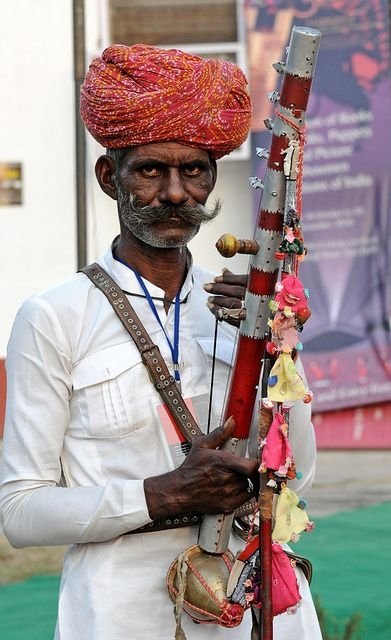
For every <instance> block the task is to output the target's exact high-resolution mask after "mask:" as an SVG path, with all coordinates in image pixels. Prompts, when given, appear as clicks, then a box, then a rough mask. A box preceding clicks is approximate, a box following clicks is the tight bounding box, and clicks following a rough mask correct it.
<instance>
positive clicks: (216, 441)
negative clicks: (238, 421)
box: [197, 416, 235, 449]
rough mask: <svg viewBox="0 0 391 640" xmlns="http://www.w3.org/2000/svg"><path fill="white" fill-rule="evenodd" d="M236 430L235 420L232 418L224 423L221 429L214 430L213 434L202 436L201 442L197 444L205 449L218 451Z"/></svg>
mask: <svg viewBox="0 0 391 640" xmlns="http://www.w3.org/2000/svg"><path fill="white" fill-rule="evenodd" d="M234 430H235V420H234V419H233V417H232V416H231V417H230V418H228V420H226V421H225V422H224V424H223V425H222V426H221V427H218V428H217V429H214V430H213V431H212V432H211V433H208V434H207V435H206V436H200V438H199V441H198V442H197V444H198V446H199V447H202V448H205V449H217V448H218V447H221V445H222V444H224V442H225V441H226V440H228V438H230V437H231V436H232V434H233V432H234Z"/></svg>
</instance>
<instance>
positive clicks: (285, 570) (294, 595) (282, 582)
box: [272, 542, 301, 616]
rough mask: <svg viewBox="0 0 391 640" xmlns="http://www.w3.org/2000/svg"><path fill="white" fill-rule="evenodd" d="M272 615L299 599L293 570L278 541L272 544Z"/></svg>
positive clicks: (296, 602)
mask: <svg viewBox="0 0 391 640" xmlns="http://www.w3.org/2000/svg"><path fill="white" fill-rule="evenodd" d="M272 576H273V586H272V599H273V615H274V616H278V615H279V614H280V613H284V612H285V611H287V610H288V609H290V608H291V607H295V606H296V605H297V604H298V603H299V602H300V600H301V595H300V593H299V588H298V585H297V580H296V574H295V570H294V568H293V566H292V564H291V561H290V559H289V558H288V556H287V555H286V553H285V551H284V550H283V548H282V547H281V545H280V544H278V542H274V543H273V544H272Z"/></svg>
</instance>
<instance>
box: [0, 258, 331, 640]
mask: <svg viewBox="0 0 391 640" xmlns="http://www.w3.org/2000/svg"><path fill="white" fill-rule="evenodd" d="M99 263H100V264H101V266H103V268H104V269H105V270H106V271H107V272H108V273H109V274H110V275H111V277H112V278H113V279H114V280H115V281H116V282H117V284H118V285H119V286H120V287H121V288H122V289H123V290H124V291H127V292H131V293H135V294H138V295H135V296H130V297H129V300H130V302H131V304H132V306H133V307H134V309H135V311H136V313H137V314H138V316H139V317H140V318H141V320H142V322H143V323H144V326H145V328H146V330H147V331H148V333H149V334H150V336H151V338H152V340H153V341H154V342H155V343H156V344H157V345H158V346H159V348H160V350H161V353H162V355H163V357H164V358H165V360H166V362H167V363H168V364H169V365H170V364H171V353H170V350H169V347H168V345H167V341H166V338H165V336H164V333H163V331H162V330H161V327H160V326H159V324H158V323H157V320H156V318H155V317H154V316H153V314H152V313H151V311H150V308H149V306H148V303H147V302H146V300H145V298H143V297H141V296H140V295H139V294H141V293H142V292H141V291H140V287H139V285H138V283H137V280H136V278H135V276H134V274H133V272H132V271H131V270H130V269H128V268H127V267H126V266H124V265H123V264H121V263H119V262H117V261H115V260H114V259H113V257H112V253H111V249H110V250H109V251H108V252H107V253H106V254H105V256H104V257H103V258H102V259H101V260H100V261H99ZM212 278H213V275H212V274H210V273H209V272H206V271H204V270H202V269H200V268H198V267H191V268H190V269H189V272H188V275H187V278H186V281H185V283H184V286H183V288H182V291H181V308H180V348H179V370H180V375H181V384H182V393H183V395H184V397H185V398H186V397H194V396H200V395H202V394H208V393H209V381H210V370H211V353H212V341H213V333H214V318H213V315H212V314H211V313H210V312H209V310H208V309H207V307H206V300H207V294H206V293H205V291H204V290H203V288H202V285H203V284H204V283H205V282H210V281H211V279H212ZM147 286H148V290H149V292H150V295H151V296H154V298H157V299H156V300H155V305H156V308H157V311H158V313H159V316H160V319H161V321H162V323H163V325H164V327H165V329H166V331H167V333H168V334H169V335H172V331H173V322H174V309H173V306H171V308H170V309H169V311H168V314H166V313H165V311H164V308H163V302H162V301H159V298H160V299H162V298H163V296H164V292H163V291H162V290H160V289H159V288H157V287H156V286H154V285H153V284H152V283H148V282H147ZM233 342H234V331H233V330H232V328H231V327H229V326H228V325H226V324H221V325H219V343H220V344H219V348H218V359H217V369H216V382H215V389H214V394H213V398H214V414H215V415H216V416H219V415H220V414H221V407H222V403H223V398H224V393H225V391H226V387H227V379H228V374H229V366H228V363H229V361H230V357H231V352H232V346H233ZM7 378H8V396H7V411H6V425H5V435H4V444H3V460H2V468H1V483H2V484H1V493H0V504H1V511H2V518H3V527H4V532H5V534H6V535H7V536H8V537H9V539H10V541H11V542H12V544H13V545H14V546H17V547H23V546H32V545H63V544H65V545H70V547H69V549H68V551H67V553H66V556H65V560H64V570H63V575H62V581H61V588H60V595H59V611H58V622H57V630H56V638H58V639H61V640H76V639H78V640H79V639H80V640H91V639H92V638H93V639H94V640H108V639H109V640H128V639H129V638H130V637H132V638H134V639H135V640H138V639H141V638H143V640H148V639H149V640H169V639H170V640H172V638H173V636H174V629H175V624H174V616H173V613H172V607H173V605H172V603H171V601H170V600H169V597H168V595H167V590H166V572H167V570H168V568H169V565H170V564H171V562H172V561H173V560H174V559H175V558H176V557H177V556H178V554H179V553H181V552H183V551H184V550H185V549H186V548H187V547H189V546H191V545H192V544H195V543H196V541H197V533H198V529H197V527H194V526H193V527H186V528H183V529H176V530H174V531H161V532H150V533H142V534H141V533H137V534H135V535H123V534H125V533H127V532H128V531H130V530H132V529H136V528H138V527H140V526H143V525H145V524H147V523H149V522H150V521H151V519H150V516H149V513H148V508H147V504H146V500H145V495H144V489H143V480H144V478H146V477H149V476H154V475H159V474H162V473H165V472H167V471H169V470H170V465H169V460H168V459H167V453H166V452H165V450H164V447H162V444H161V434H159V425H158V424H157V421H156V407H157V406H158V405H159V404H161V398H160V396H159V395H158V393H157V392H156V391H155V389H154V387H153V386H152V384H151V382H150V380H149V376H148V372H147V370H146V368H145V366H144V365H143V364H142V362H141V357H140V354H139V352H138V350H137V348H136V347H135V345H134V344H133V342H132V341H131V339H130V337H129V335H128V334H127V332H126V331H125V329H124V328H123V326H122V324H121V323H120V321H119V320H118V319H117V318H116V317H115V315H114V312H113V310H112V309H111V307H110V305H109V303H108V301H107V300H106V298H105V296H104V295H103V294H102V292H100V291H99V290H98V289H97V288H96V287H95V286H94V285H93V284H92V283H91V282H90V281H89V280H88V278H87V277H86V276H85V275H83V274H76V275H75V276H74V277H72V278H71V279H69V280H67V281H65V282H63V283H60V284H59V285H57V286H55V287H53V288H51V289H48V290H46V291H43V292H42V293H40V294H39V295H36V296H34V297H32V298H30V299H29V300H27V301H26V302H25V303H24V304H23V306H22V307H21V309H20V310H19V312H18V314H17V317H16V319H15V323H14V326H13V329H12V334H11V338H10V342H9V347H8V355H7ZM294 410H295V411H296V413H297V416H296V419H295V418H294V416H293V418H294V419H293V421H292V428H291V431H292V434H293V441H292V447H293V450H294V453H295V449H296V463H297V467H298V468H299V469H300V470H301V471H302V472H303V481H302V483H301V484H302V488H305V486H304V485H305V484H307V485H308V484H310V482H311V480H312V477H313V473H314V464H315V462H314V460H315V447H314V437H313V430H312V426H311V422H310V417H309V410H308V407H306V406H305V405H301V406H299V407H295V408H294ZM296 424H297V428H296V427H294V425H296ZM214 426H217V425H212V428H213V427H214ZM295 431H296V433H295ZM295 443H296V444H295ZM295 489H296V487H295ZM299 489H300V487H299ZM232 544H233V546H234V547H235V545H236V547H237V542H235V541H234V540H233V541H232ZM299 579H300V580H302V577H301V576H300V578H299ZM302 590H303V594H302V595H303V603H304V606H303V607H301V609H302V612H303V613H302V614H301V613H299V614H296V616H286V615H285V614H283V615H282V616H278V618H279V619H280V621H277V625H279V626H280V627H281V629H284V634H285V633H288V631H289V635H281V636H277V640H278V638H279V637H281V638H283V637H289V638H290V639H291V640H295V639H296V638H297V639H299V638H300V640H307V638H308V640H314V639H315V638H317V637H318V636H317V635H316V633H315V628H316V623H315V620H314V613H313V610H312V609H313V607H312V603H311V599H310V598H309V597H308V593H307V592H308V586H307V585H306V583H304V582H303V585H302ZM306 607H309V611H310V612H311V616H312V617H311V616H310V618H311V622H310V623H309V622H308V615H307V614H306V611H307V610H306ZM307 613H308V612H307ZM303 616H304V617H303ZM250 618H251V616H250V615H249V614H246V616H245V622H244V623H242V625H241V626H240V628H239V629H240V631H239V630H238V631H236V632H235V637H236V638H242V637H243V638H248V637H249V633H250V622H251V621H250ZM294 619H295V624H293V626H292V629H294V628H295V627H297V628H298V632H297V633H296V632H292V633H291V626H289V625H292V623H293V622H294ZM281 621H282V622H281ZM183 624H184V628H185V630H186V633H187V635H188V640H192V639H195V640H198V639H201V638H204V637H205V630H204V628H203V626H202V625H195V624H194V623H193V622H192V621H191V620H190V619H185V620H184V622H183ZM308 624H310V626H309V627H308ZM281 625H282V626H281ZM284 625H288V627H286V626H284ZM311 625H312V626H311ZM307 627H308V630H309V635H306V632H305V629H307ZM207 633H208V637H209V636H210V637H211V638H226V637H227V638H231V637H232V632H230V631H229V630H226V629H223V628H221V627H217V626H214V625H213V626H212V627H210V626H208V630H207ZM319 637H320V636H319Z"/></svg>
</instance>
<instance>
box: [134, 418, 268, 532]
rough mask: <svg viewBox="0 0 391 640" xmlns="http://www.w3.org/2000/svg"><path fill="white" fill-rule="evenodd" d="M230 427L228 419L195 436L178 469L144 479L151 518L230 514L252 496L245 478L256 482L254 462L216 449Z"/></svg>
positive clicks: (225, 437) (255, 462)
mask: <svg viewBox="0 0 391 640" xmlns="http://www.w3.org/2000/svg"><path fill="white" fill-rule="evenodd" d="M234 428H235V422H234V420H233V419H232V418H229V419H228V420H227V422H226V423H225V424H224V426H222V427H219V428H218V429H215V430H214V431H212V433H210V434H208V435H205V436H200V437H198V438H195V440H194V442H193V443H192V446H191V449H190V452H189V454H188V456H187V458H186V460H185V461H184V462H183V464H182V465H181V466H180V467H179V468H178V469H175V470H174V471H171V472H170V473H167V474H164V475H161V476H156V477H152V478H147V479H146V480H145V481H144V491H145V496H146V500H147V504H148V509H149V515H150V517H151V518H152V519H153V520H155V519H158V518H164V517H167V516H172V515H175V514H178V513H186V512H188V511H195V512H197V513H231V512H232V511H234V510H235V509H236V508H237V507H239V506H240V505H242V504H244V503H245V502H247V501H248V500H249V499H250V498H251V497H252V495H254V494H253V493H252V492H251V493H250V491H249V480H251V483H253V484H254V485H255V486H256V485H257V484H258V466H259V463H258V461H257V460H249V459H248V458H243V457H241V456H237V455H234V454H232V453H230V452H229V451H224V450H223V451H222V450H220V449H218V447H221V445H222V444H223V443H224V442H225V441H226V440H228V438H229V437H230V436H231V435H232V433H233V431H234Z"/></svg>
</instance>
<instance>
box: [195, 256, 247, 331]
mask: <svg viewBox="0 0 391 640" xmlns="http://www.w3.org/2000/svg"><path fill="white" fill-rule="evenodd" d="M246 286H247V275H246V274H243V275H235V274H234V273H232V272H231V271H229V269H223V272H222V275H221V276H217V277H216V278H215V279H214V281H213V282H209V283H208V284H205V285H204V289H205V291H207V292H208V293H212V294H214V295H211V296H209V298H208V302H207V305H208V307H209V309H210V310H211V312H212V313H213V314H214V315H215V316H216V317H217V318H219V319H221V317H223V319H224V320H226V322H228V323H229V324H232V325H233V326H234V327H238V326H239V323H240V318H235V317H224V315H222V311H223V310H224V309H237V310H240V309H242V306H243V304H242V302H243V300H244V295H245V293H246Z"/></svg>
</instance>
